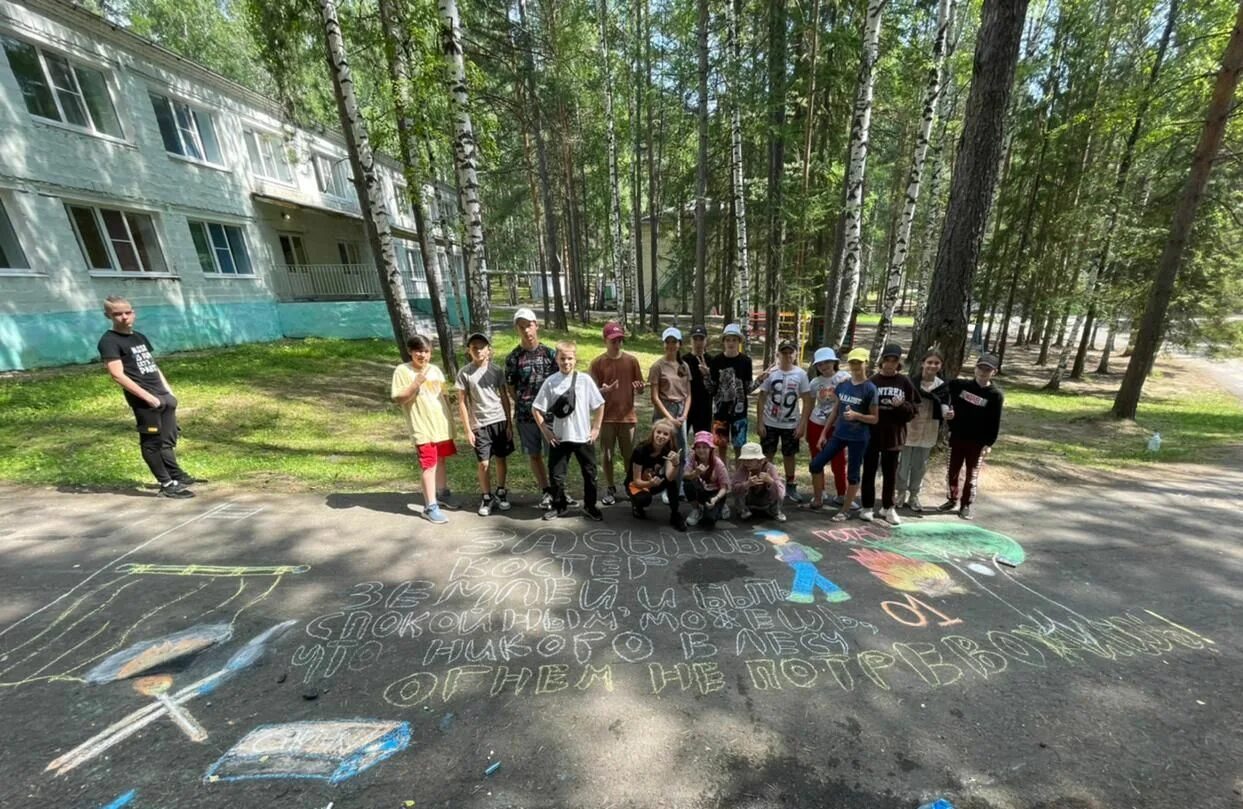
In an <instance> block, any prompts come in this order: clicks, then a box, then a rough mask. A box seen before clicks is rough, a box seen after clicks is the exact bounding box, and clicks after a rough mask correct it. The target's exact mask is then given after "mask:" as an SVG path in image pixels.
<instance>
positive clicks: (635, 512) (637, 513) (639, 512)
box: [630, 506, 647, 520]
mask: <svg viewBox="0 0 1243 809" xmlns="http://www.w3.org/2000/svg"><path fill="white" fill-rule="evenodd" d="M630 516H632V517H634V518H635V519H636V520H646V519H647V512H646V511H644V510H643V509H641V508H639V507H638V506H631V507H630Z"/></svg>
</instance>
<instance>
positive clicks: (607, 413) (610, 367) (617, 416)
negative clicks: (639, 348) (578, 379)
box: [590, 352, 643, 424]
mask: <svg viewBox="0 0 1243 809" xmlns="http://www.w3.org/2000/svg"><path fill="white" fill-rule="evenodd" d="M590 373H591V378H592V379H594V380H595V381H596V384H597V385H599V386H600V387H601V388H603V387H604V386H605V385H608V384H609V383H611V382H616V383H617V387H616V388H614V389H613V390H611V391H609V392H608V393H606V394H604V421H605V422H607V423H610V424H634V423H636V422H638V420H639V417H638V415H636V414H635V412H634V394H635V390H634V383H635V382H639V381H641V380H642V379H643V369H642V368H640V367H639V361H638V360H637V359H635V356H634V355H633V354H627V353H625V352H622V353H621V355H619V356H618V357H616V358H614V357H610V356H608V355H607V354H601V355H600V356H598V357H596V358H595V359H594V360H592V361H591V370H590Z"/></svg>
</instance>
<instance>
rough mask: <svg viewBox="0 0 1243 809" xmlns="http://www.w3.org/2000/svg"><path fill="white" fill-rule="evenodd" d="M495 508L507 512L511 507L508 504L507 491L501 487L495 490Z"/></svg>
mask: <svg viewBox="0 0 1243 809" xmlns="http://www.w3.org/2000/svg"><path fill="white" fill-rule="evenodd" d="M496 507H497V508H499V509H500V510H501V511H509V509H510V508H512V507H513V506H512V505H511V504H510V502H509V489H506V488H504V487H501V488H499V489H497V490H496Z"/></svg>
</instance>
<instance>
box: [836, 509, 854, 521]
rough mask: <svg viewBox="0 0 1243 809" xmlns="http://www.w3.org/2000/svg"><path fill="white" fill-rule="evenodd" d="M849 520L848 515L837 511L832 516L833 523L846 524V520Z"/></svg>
mask: <svg viewBox="0 0 1243 809" xmlns="http://www.w3.org/2000/svg"><path fill="white" fill-rule="evenodd" d="M849 519H850V514H849V513H847V512H845V511H839V512H837V513H836V514H834V515H833V517H832V520H833V522H846V520H849Z"/></svg>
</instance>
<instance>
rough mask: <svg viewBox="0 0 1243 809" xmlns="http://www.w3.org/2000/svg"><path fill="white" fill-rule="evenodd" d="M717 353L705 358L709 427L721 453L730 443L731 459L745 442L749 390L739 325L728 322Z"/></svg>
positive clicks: (748, 363)
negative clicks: (710, 402) (710, 424)
mask: <svg viewBox="0 0 1243 809" xmlns="http://www.w3.org/2000/svg"><path fill="white" fill-rule="evenodd" d="M721 347H722V348H723V349H724V350H723V351H722V352H721V353H720V354H713V355H712V356H711V357H709V358H708V368H709V369H710V370H711V373H710V374H709V379H710V380H711V382H710V387H711V389H712V410H713V413H712V416H713V423H712V427H713V429H714V431H715V432H716V436H717V446H719V447H720V448H721V457H722V458H724V457H725V447H726V446H728V445H730V444H732V445H733V447H734V459H735V460H737V459H738V454H739V453H740V452H741V451H742V446H743V444H746V443H747V394H748V393H750V392H751V357H749V356H747V355H746V354H744V353H742V327H740V326H739V325H738V324H737V323H730V324H728V325H727V326H726V327H725V330H724V331H723V332H722V333H721Z"/></svg>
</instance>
